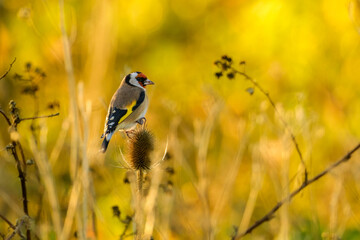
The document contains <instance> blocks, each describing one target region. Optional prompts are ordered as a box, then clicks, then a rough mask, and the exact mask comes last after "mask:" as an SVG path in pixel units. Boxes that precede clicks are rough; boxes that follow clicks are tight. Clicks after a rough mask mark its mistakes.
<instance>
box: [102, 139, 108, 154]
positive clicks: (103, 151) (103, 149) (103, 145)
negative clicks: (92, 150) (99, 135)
mask: <svg viewBox="0 0 360 240" xmlns="http://www.w3.org/2000/svg"><path fill="white" fill-rule="evenodd" d="M109 142H110V141H108V140H107V139H106V138H104V141H103V142H102V144H101V149H100V152H102V153H105V152H106V149H107V147H108V145H109Z"/></svg>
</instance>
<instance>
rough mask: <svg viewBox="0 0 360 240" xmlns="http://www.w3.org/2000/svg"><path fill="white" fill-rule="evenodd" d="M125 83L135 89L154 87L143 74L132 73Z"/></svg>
mask: <svg viewBox="0 0 360 240" xmlns="http://www.w3.org/2000/svg"><path fill="white" fill-rule="evenodd" d="M125 82H126V83H127V84H129V85H131V86H133V87H139V88H142V89H145V88H146V86H147V85H153V84H154V82H152V81H150V80H149V79H148V78H147V77H146V76H145V74H143V73H142V72H132V73H130V74H128V75H127V76H126V77H125Z"/></svg>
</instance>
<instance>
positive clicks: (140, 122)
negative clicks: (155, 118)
mask: <svg viewBox="0 0 360 240" xmlns="http://www.w3.org/2000/svg"><path fill="white" fill-rule="evenodd" d="M136 122H137V123H138V124H140V125H144V124H145V123H146V118H145V117H142V118H140V119H138V120H137V121H136Z"/></svg>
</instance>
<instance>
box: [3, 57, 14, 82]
mask: <svg viewBox="0 0 360 240" xmlns="http://www.w3.org/2000/svg"><path fill="white" fill-rule="evenodd" d="M15 61H16V58H14V60H13V61H12V63H10V66H9V68H8V70H7V71H6V72H5V73H4V74H3V75H2V76H1V77H0V80H1V79H3V78H5V77H6V75H8V73H9V72H10V70H11V68H12V65H13V64H14V63H15Z"/></svg>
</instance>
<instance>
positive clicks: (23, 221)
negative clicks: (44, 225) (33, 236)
mask: <svg viewBox="0 0 360 240" xmlns="http://www.w3.org/2000/svg"><path fill="white" fill-rule="evenodd" d="M28 221H29V217H28V216H24V217H22V218H21V219H19V220H18V222H17V223H16V227H15V229H14V231H13V232H12V233H11V235H10V236H8V237H7V238H6V240H11V239H13V237H14V236H15V234H18V235H19V236H21V238H22V239H24V236H22V235H21V232H20V231H21V230H20V229H21V227H22V226H23V225H24V224H26V225H28ZM26 239H30V238H29V236H27V238H26Z"/></svg>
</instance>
